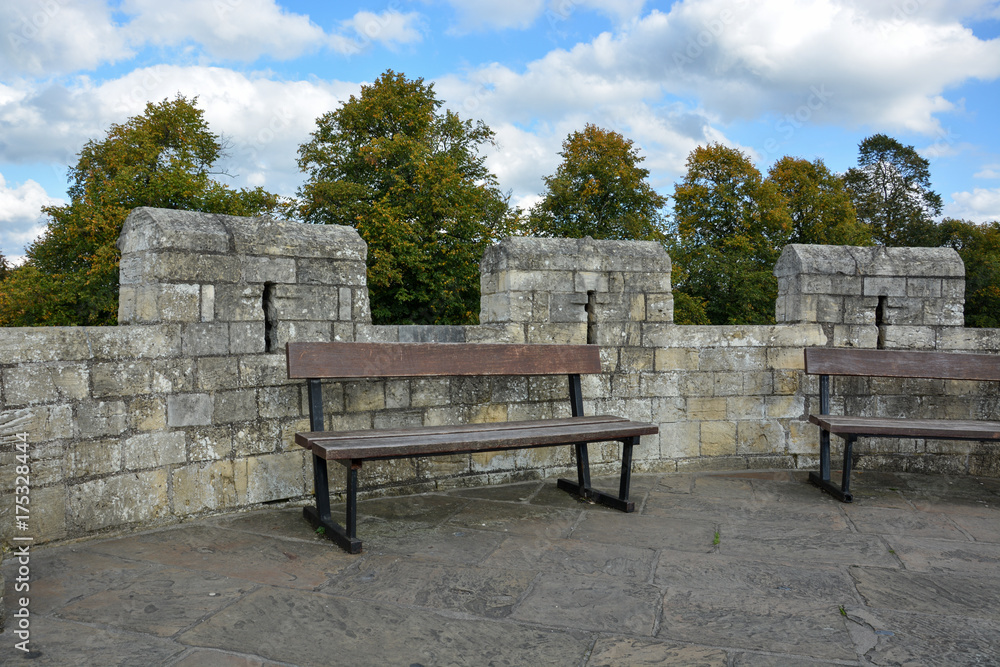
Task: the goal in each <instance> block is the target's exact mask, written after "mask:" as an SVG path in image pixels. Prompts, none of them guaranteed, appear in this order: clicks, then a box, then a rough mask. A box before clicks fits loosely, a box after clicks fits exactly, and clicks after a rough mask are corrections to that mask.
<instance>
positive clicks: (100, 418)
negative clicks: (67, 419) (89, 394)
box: [76, 401, 126, 439]
mask: <svg viewBox="0 0 1000 667" xmlns="http://www.w3.org/2000/svg"><path fill="white" fill-rule="evenodd" d="M125 426H126V412H125V402H124V401H81V402H80V403H79V404H77V406H76V435H77V436H78V437H80V438H84V439H86V438H103V437H107V436H117V435H120V434H121V433H122V432H123V431H124V430H125Z"/></svg>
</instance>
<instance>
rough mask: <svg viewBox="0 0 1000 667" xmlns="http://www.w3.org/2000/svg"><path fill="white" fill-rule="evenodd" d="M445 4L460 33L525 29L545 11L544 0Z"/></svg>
mask: <svg viewBox="0 0 1000 667" xmlns="http://www.w3.org/2000/svg"><path fill="white" fill-rule="evenodd" d="M569 1H570V2H572V0H569ZM447 3H448V4H449V5H451V7H452V8H453V9H454V10H455V12H456V14H457V15H458V26H457V28H456V29H457V30H459V31H462V32H467V31H474V30H485V29H493V28H527V27H529V26H530V25H531V24H532V23H534V22H535V19H537V18H538V17H539V16H541V14H542V12H543V11H544V10H545V0H478V1H477V2H469V1H468V0H447Z"/></svg>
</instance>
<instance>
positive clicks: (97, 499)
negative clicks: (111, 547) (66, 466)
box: [66, 470, 169, 533]
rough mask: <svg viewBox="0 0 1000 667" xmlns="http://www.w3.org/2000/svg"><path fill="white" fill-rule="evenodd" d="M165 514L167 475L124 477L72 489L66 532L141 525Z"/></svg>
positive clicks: (156, 472)
mask: <svg viewBox="0 0 1000 667" xmlns="http://www.w3.org/2000/svg"><path fill="white" fill-rule="evenodd" d="M168 513H169V505H168V496H167V471H166V470H148V471H144V472H138V473H132V472H130V473H126V474H124V475H115V476H112V477H106V478H102V479H95V480H92V481H89V482H82V483H80V484H75V485H72V486H70V487H69V488H68V493H67V497H66V515H67V520H68V526H67V527H68V528H69V529H70V530H76V531H82V532H85V533H89V532H93V531H97V530H101V529H102V528H109V527H112V526H127V525H134V524H138V525H142V524H146V523H149V522H151V521H153V520H155V519H159V518H162V517H164V516H166V515H167V514H168Z"/></svg>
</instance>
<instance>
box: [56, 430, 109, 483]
mask: <svg viewBox="0 0 1000 667" xmlns="http://www.w3.org/2000/svg"><path fill="white" fill-rule="evenodd" d="M121 469H122V442H121V440H120V439H117V438H116V439H112V440H81V441H76V442H72V443H70V444H68V445H67V446H66V475H67V477H68V478H69V479H74V478H78V477H94V476H96V475H107V474H110V473H114V472H120V471H121Z"/></svg>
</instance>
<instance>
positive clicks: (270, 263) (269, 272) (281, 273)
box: [242, 255, 329, 284]
mask: <svg viewBox="0 0 1000 667" xmlns="http://www.w3.org/2000/svg"><path fill="white" fill-rule="evenodd" d="M324 261H329V260H324ZM242 269H243V271H242V279H243V282H245V283H257V284H262V283H294V282H310V281H309V280H303V279H302V278H301V276H297V274H296V270H295V269H296V262H295V259H294V258H292V257H273V256H272V257H266V256H265V257H255V256H250V255H248V256H244V257H243V258H242ZM296 278H298V280H296Z"/></svg>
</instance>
